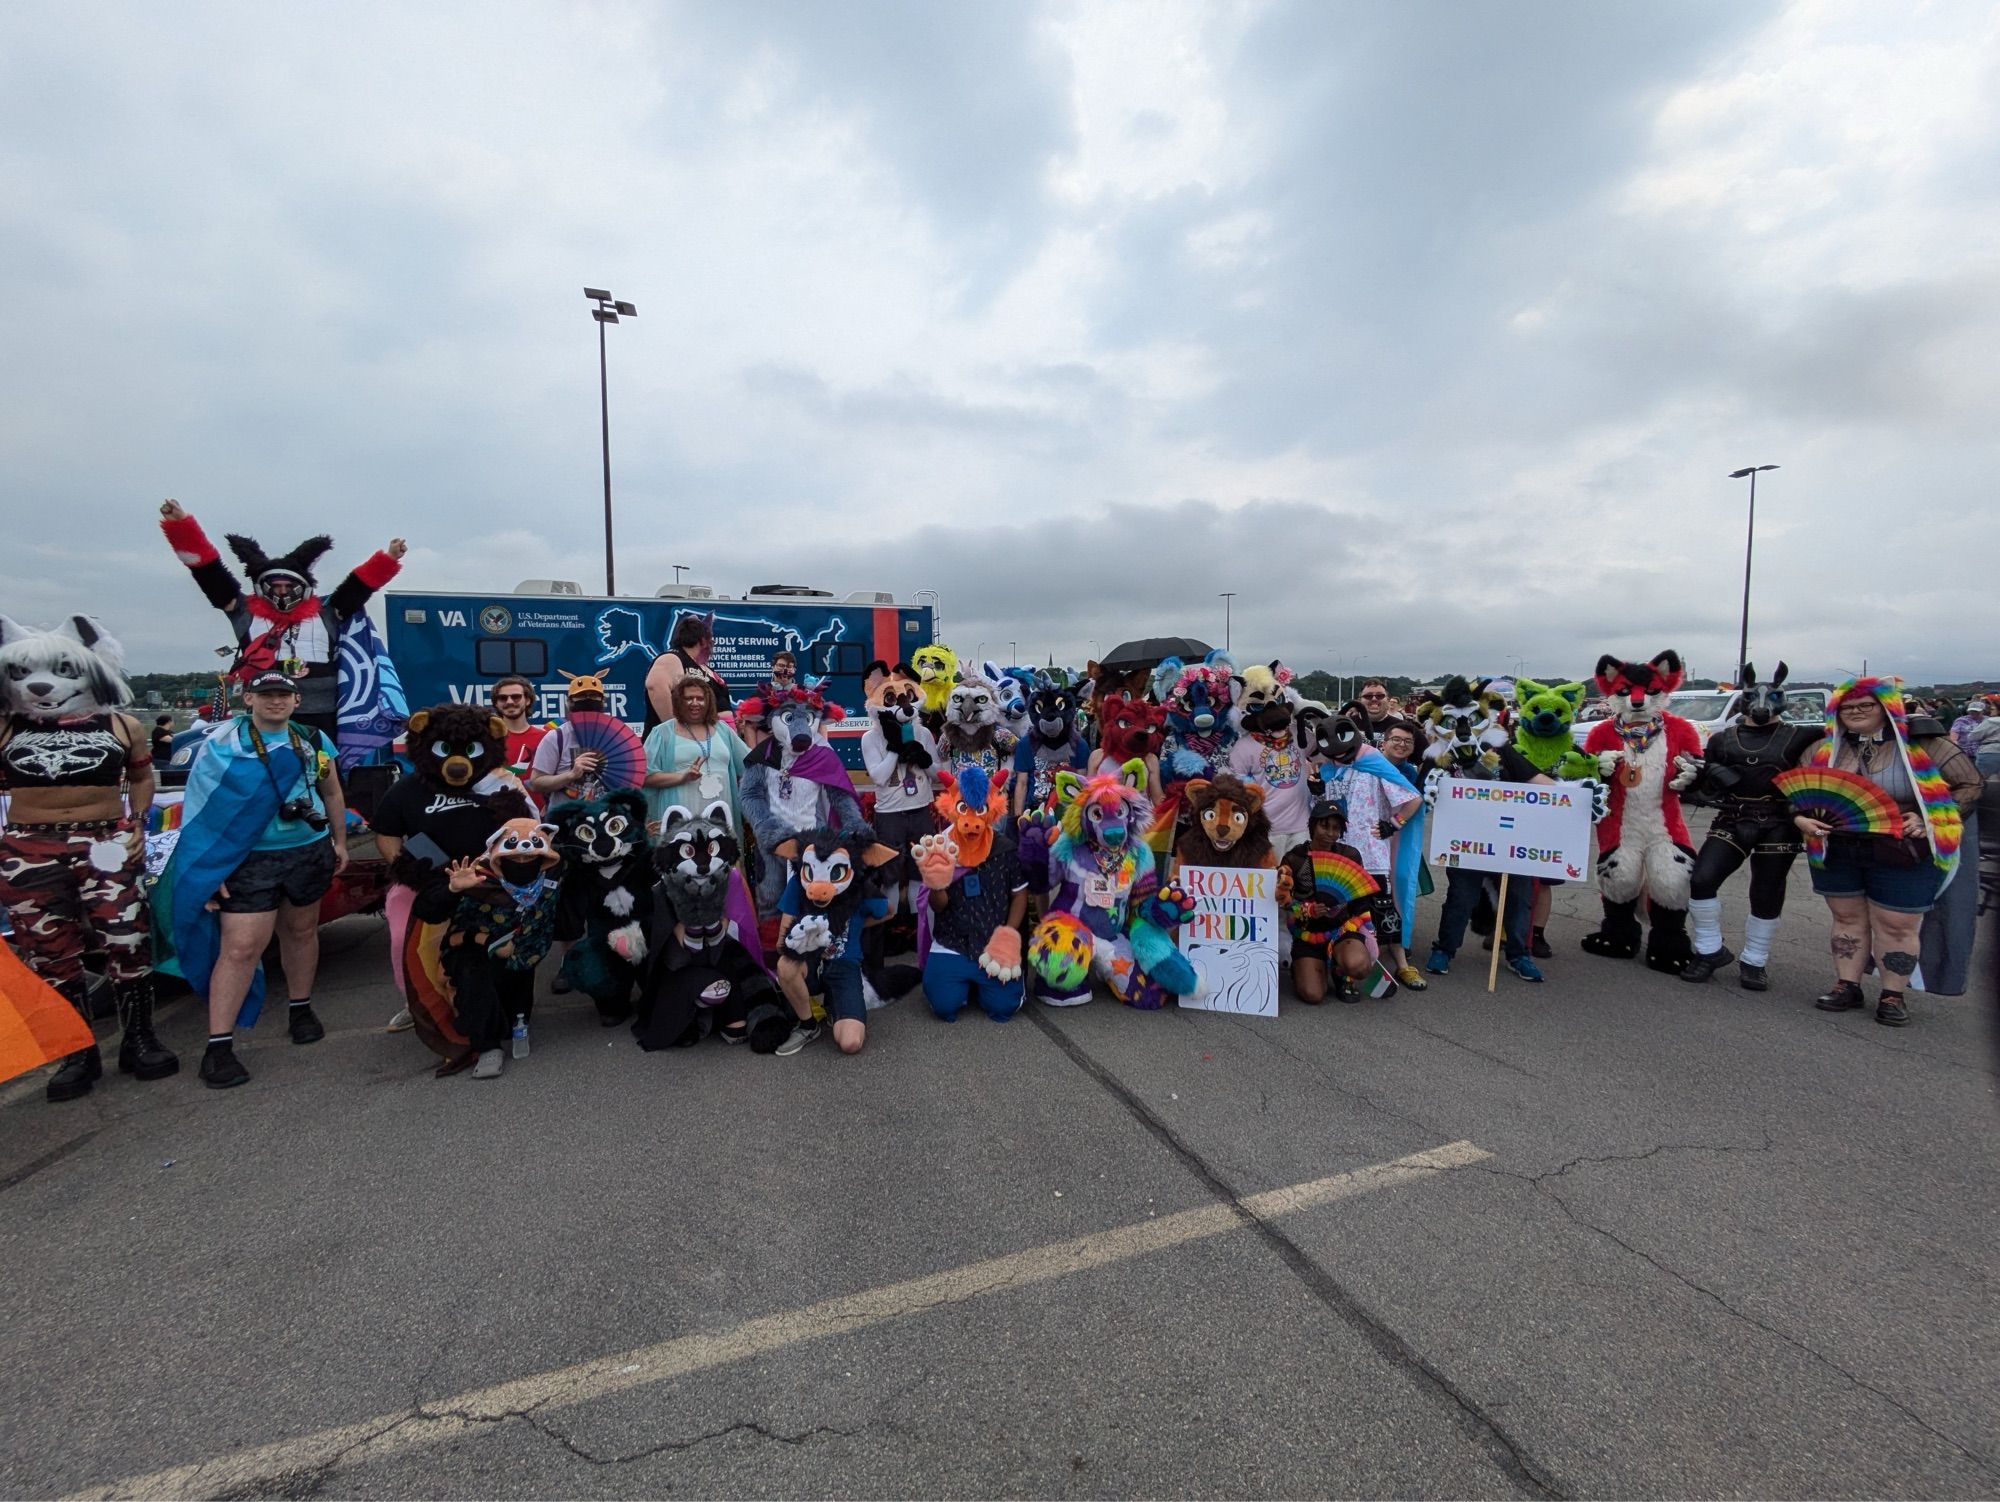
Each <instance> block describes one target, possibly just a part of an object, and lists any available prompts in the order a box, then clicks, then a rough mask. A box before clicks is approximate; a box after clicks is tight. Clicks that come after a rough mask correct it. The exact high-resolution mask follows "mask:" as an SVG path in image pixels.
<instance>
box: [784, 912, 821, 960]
mask: <svg viewBox="0 0 2000 1502" xmlns="http://www.w3.org/2000/svg"><path fill="white" fill-rule="evenodd" d="M832 943H833V929H832V927H831V926H830V925H829V924H828V923H827V921H826V919H824V918H822V917H820V916H819V914H817V913H808V914H807V915H806V916H805V917H803V918H801V919H799V920H798V921H797V922H796V923H794V924H793V925H792V926H791V927H790V928H788V929H786V930H785V948H787V949H789V950H790V951H791V952H792V953H793V954H798V955H807V954H812V953H814V952H816V951H818V950H821V949H825V948H826V947H827V946H828V945H830V944H832Z"/></svg>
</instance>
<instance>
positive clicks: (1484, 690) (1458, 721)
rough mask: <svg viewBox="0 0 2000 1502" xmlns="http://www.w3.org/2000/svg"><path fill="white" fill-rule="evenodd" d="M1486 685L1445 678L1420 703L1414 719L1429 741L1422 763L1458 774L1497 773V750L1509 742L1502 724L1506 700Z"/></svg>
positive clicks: (1504, 717) (1505, 712)
mask: <svg viewBox="0 0 2000 1502" xmlns="http://www.w3.org/2000/svg"><path fill="white" fill-rule="evenodd" d="M1489 682H1490V680H1489V679H1485V678H1481V679H1479V680H1478V681H1477V682H1476V683H1475V682H1472V681H1470V680H1468V679H1465V678H1460V677H1453V678H1449V679H1447V680H1446V681H1445V685H1444V688H1443V689H1442V690H1440V691H1439V692H1438V693H1437V694H1436V695H1435V696H1434V697H1432V698H1429V699H1427V700H1426V701H1425V702H1424V704H1423V707H1422V708H1420V709H1419V710H1418V711H1417V719H1418V720H1419V721H1420V722H1421V723H1422V725H1423V727H1424V735H1425V737H1426V738H1427V740H1428V741H1429V746H1428V748H1427V749H1426V750H1425V752H1424V760H1425V761H1427V762H1429V763H1430V764H1431V765H1432V766H1434V767H1444V768H1447V769H1449V770H1452V771H1457V772H1462V773H1469V772H1472V771H1473V769H1474V768H1478V769H1480V770H1482V771H1484V772H1486V773H1489V774H1491V773H1493V772H1497V771H1498V770H1499V767H1500V748H1501V747H1502V746H1505V745H1506V744H1507V742H1508V739H1509V736H1508V734H1507V727H1506V725H1505V724H1504V721H1505V719H1506V714H1507V698H1506V695H1504V694H1501V693H1498V692H1496V691H1495V690H1493V689H1491V688H1489V687H1487V684H1488V683H1489Z"/></svg>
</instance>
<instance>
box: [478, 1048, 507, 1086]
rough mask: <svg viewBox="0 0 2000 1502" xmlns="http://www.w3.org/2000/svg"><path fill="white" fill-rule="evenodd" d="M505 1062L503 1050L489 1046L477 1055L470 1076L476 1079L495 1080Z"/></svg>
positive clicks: (505, 1056) (505, 1057)
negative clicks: (477, 1057) (477, 1059)
mask: <svg viewBox="0 0 2000 1502" xmlns="http://www.w3.org/2000/svg"><path fill="white" fill-rule="evenodd" d="M506 1063H507V1055H506V1054H505V1053H504V1052H503V1051H501V1050H500V1049H497V1048H489V1049H487V1050H486V1051H485V1052H484V1053H482V1054H481V1055H480V1056H479V1062H478V1063H477V1064H474V1065H473V1066H472V1077H473V1078H474V1079H476V1080H497V1079H499V1078H500V1071H501V1070H502V1069H503V1068H505V1067H506Z"/></svg>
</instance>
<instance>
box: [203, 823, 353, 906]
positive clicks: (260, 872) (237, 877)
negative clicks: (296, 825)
mask: <svg viewBox="0 0 2000 1502" xmlns="http://www.w3.org/2000/svg"><path fill="white" fill-rule="evenodd" d="M333 867H334V858H333V841H332V840H314V841H313V842H312V843H311V844H310V845H294V846H292V847H291V848H290V849H288V850H257V851H253V852H251V855H250V857H249V859H247V860H245V861H244V862H243V864H242V865H240V866H238V867H237V868H236V869H235V870H234V871H232V872H230V873H229V880H228V881H226V882H225V883H223V885H225V886H227V887H228V888H229V895H228V896H227V897H222V896H218V897H217V898H216V905H217V906H219V907H220V908H221V909H222V911H223V912H225V913H275V912H276V911H277V910H278V904H279V903H281V902H285V903H289V904H291V905H292V906H293V907H316V906H318V904H319V900H320V898H322V897H324V896H325V895H326V892H327V888H329V887H331V886H332V885H333Z"/></svg>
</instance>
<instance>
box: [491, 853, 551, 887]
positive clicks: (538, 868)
mask: <svg viewBox="0 0 2000 1502" xmlns="http://www.w3.org/2000/svg"><path fill="white" fill-rule="evenodd" d="M541 874H542V863H541V862H540V861H538V860H534V859H529V860H514V861H501V862H500V876H501V879H502V880H504V881H506V882H507V883H508V884H510V885H512V886H517V887H525V886H529V885H531V884H532V883H533V882H534V880H535V878H536V877H537V876H540V875H541Z"/></svg>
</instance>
